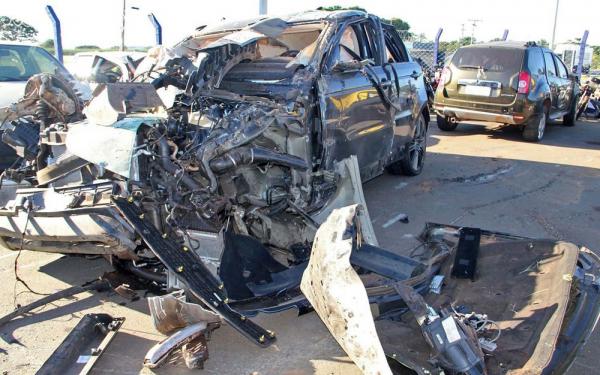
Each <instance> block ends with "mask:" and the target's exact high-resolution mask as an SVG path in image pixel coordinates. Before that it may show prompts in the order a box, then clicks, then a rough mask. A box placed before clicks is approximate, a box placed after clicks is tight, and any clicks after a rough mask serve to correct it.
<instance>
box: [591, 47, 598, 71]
mask: <svg viewBox="0 0 600 375" xmlns="http://www.w3.org/2000/svg"><path fill="white" fill-rule="evenodd" d="M592 48H593V50H594V54H593V55H592V69H594V70H596V69H600V46H592Z"/></svg>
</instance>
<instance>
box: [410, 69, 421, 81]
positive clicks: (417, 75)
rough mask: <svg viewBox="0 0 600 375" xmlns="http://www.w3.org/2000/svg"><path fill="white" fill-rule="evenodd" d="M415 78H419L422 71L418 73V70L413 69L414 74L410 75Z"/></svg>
mask: <svg viewBox="0 0 600 375" xmlns="http://www.w3.org/2000/svg"><path fill="white" fill-rule="evenodd" d="M410 76H411V77H412V78H413V79H417V78H419V77H420V76H421V73H418V72H417V71H416V70H413V72H412V74H411V75H410Z"/></svg>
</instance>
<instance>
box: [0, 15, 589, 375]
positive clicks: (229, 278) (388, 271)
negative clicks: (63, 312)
mask: <svg viewBox="0 0 600 375" xmlns="http://www.w3.org/2000/svg"><path fill="white" fill-rule="evenodd" d="M136 76H137V77H138V81H136V82H129V83H116V84H106V85H100V86H98V87H97V88H96V90H95V92H94V98H93V99H92V100H91V101H90V102H89V103H85V105H84V103H82V102H81V100H80V98H79V97H78V96H77V94H76V93H75V92H74V91H73V90H72V89H71V87H70V85H69V83H68V82H65V81H64V80H62V79H61V78H60V77H58V76H50V75H41V76H35V77H33V78H32V79H31V80H30V81H29V82H28V85H27V89H26V95H25V97H24V98H23V99H22V100H21V101H19V102H18V103H15V105H13V106H11V107H9V108H7V109H6V110H4V112H2V113H3V114H4V116H5V118H6V121H5V122H4V125H3V130H4V133H3V137H2V139H3V141H4V142H5V143H7V144H8V145H10V146H11V147H13V148H14V149H15V150H16V152H17V154H18V155H19V156H20V157H21V162H20V163H18V164H16V165H15V166H13V167H12V168H9V169H7V170H6V171H5V173H4V175H3V184H2V189H1V190H0V193H1V194H0V197H1V198H2V202H0V203H1V206H2V209H0V240H1V242H0V243H1V244H2V246H3V247H6V248H8V249H12V250H21V249H23V250H32V251H46V252H58V253H66V254H96V255H102V256H104V257H106V258H107V259H108V260H109V261H110V262H111V264H113V265H114V266H115V268H117V269H118V270H120V271H123V272H124V273H128V274H129V275H134V276H135V278H136V279H141V280H145V281H146V282H147V283H148V284H149V285H152V287H153V290H157V289H158V290H159V291H160V293H159V294H161V295H160V296H155V297H151V298H149V299H148V300H149V306H150V311H151V314H152V317H153V321H154V323H155V325H156V328H157V330H159V331H160V332H162V333H170V332H172V331H173V330H174V329H177V328H183V327H185V328H183V329H181V330H180V331H178V332H177V333H175V334H174V335H173V336H171V337H170V339H167V340H165V341H163V342H162V343H159V344H158V347H155V348H153V349H151V350H150V351H149V352H148V354H147V356H146V358H145V361H144V364H145V365H146V366H148V367H156V366H158V365H160V364H161V363H162V362H163V361H164V359H165V357H166V354H168V353H169V352H171V351H173V350H174V349H175V348H179V347H181V349H182V350H184V348H183V347H182V345H183V343H186V342H187V341H186V340H187V339H189V338H190V337H189V336H183V337H182V335H184V334H185V333H188V334H191V335H195V336H196V337H197V336H198V335H200V336H201V335H203V334H204V331H208V332H210V330H211V329H214V327H215V326H214V324H213V323H216V324H218V323H219V322H222V321H224V322H226V323H227V324H229V325H230V326H231V327H233V328H234V329H236V330H237V331H238V332H239V333H240V334H242V335H243V336H245V337H247V338H248V339H249V340H250V341H252V342H254V343H256V344H257V345H259V346H261V347H266V346H269V345H271V344H272V343H274V342H275V340H276V335H275V333H274V332H272V331H270V330H268V329H265V328H263V327H261V326H259V325H257V324H255V323H254V322H253V321H252V320H251V319H250V318H251V317H252V316H254V315H256V314H258V313H259V312H264V313H272V312H278V311H282V310H285V309H289V308H298V309H299V310H302V311H308V310H309V309H311V308H313V309H314V310H315V311H316V312H317V313H318V314H319V316H320V317H321V318H322V320H323V321H324V322H325V324H326V326H327V327H328V328H329V330H330V331H331V333H332V335H333V336H334V337H335V338H336V340H338V342H339V343H340V345H341V346H342V347H343V348H344V350H346V352H347V353H348V355H349V356H350V358H351V359H352V360H353V361H354V362H355V363H356V364H357V365H358V366H359V367H360V368H361V369H363V371H365V372H366V373H373V374H375V373H379V374H388V373H390V369H389V366H388V364H387V360H386V357H387V358H389V359H391V360H393V361H395V362H397V363H398V364H400V365H402V366H405V367H409V368H411V369H413V370H414V371H416V372H418V373H420V374H442V373H471V374H478V373H479V374H485V373H491V374H496V373H498V374H500V373H505V372H506V371H507V370H516V371H519V370H523V371H525V372H526V371H529V372H530V373H539V372H541V371H540V370H547V369H557V368H559V367H560V366H566V365H568V363H570V360H569V359H570V358H569V356H570V355H571V353H574V352H575V349H576V348H577V347H578V346H579V345H580V344H581V343H582V342H583V340H585V337H586V335H587V334H588V332H589V331H590V327H591V326H593V324H594V322H595V321H596V318H597V316H598V307H599V306H600V305H599V304H598V297H599V294H598V285H597V280H598V278H597V275H598V265H597V263H596V262H595V260H594V258H593V254H592V253H589V252H586V251H583V250H581V249H579V248H578V247H576V246H575V245H573V244H567V243H555V242H554V241H538V240H531V239H526V238H521V237H514V236H510V235H505V234H501V233H492V232H486V231H483V230H479V229H476V228H456V227H450V226H444V225H434V224H430V225H428V226H427V228H426V229H425V230H424V232H423V234H422V235H421V236H420V239H421V241H422V246H420V247H419V250H420V251H419V252H411V253H410V254H408V256H406V255H402V254H397V253H396V252H393V251H389V250H385V249H382V248H380V247H378V243H377V239H376V236H375V234H374V231H373V228H372V225H371V222H370V220H369V214H368V210H367V207H366V205H365V202H364V197H363V192H362V182H363V181H365V180H367V179H370V178H373V177H375V176H377V175H378V174H380V173H382V172H383V170H384V169H385V168H386V167H387V168H388V169H389V170H390V171H391V172H393V173H400V172H402V173H405V174H409V175H415V174H418V173H419V172H420V171H421V170H422V167H423V160H424V157H425V138H426V130H427V125H426V124H427V122H428V121H429V116H428V112H427V105H426V103H427V98H426V93H425V90H424V87H423V84H424V82H423V77H422V74H421V71H420V68H419V66H418V64H416V63H413V62H412V61H411V58H410V56H409V55H408V54H407V53H406V50H405V48H404V46H403V44H402V42H401V41H400V39H399V37H398V34H397V33H396V31H395V30H394V29H393V28H392V27H391V26H387V25H384V24H381V23H380V21H379V19H378V18H377V17H374V16H371V15H367V14H365V13H363V12H358V11H341V12H331V13H330V12H307V13H301V14H297V15H293V16H289V17H283V18H265V19H257V20H250V21H243V22H238V23H229V24H224V25H219V26H216V27H205V28H200V29H199V30H197V31H196V33H195V34H194V35H192V36H191V37H189V38H187V39H185V40H184V41H182V42H181V43H179V44H178V45H176V46H175V47H173V48H164V47H160V48H156V49H153V50H152V51H150V52H149V55H148V57H147V58H146V59H145V60H144V61H143V62H141V63H140V65H139V66H138V70H137V72H136ZM82 108H83V109H82ZM477 254H479V255H477ZM456 265H458V266H456ZM463 268H464V270H462V271H461V269H463ZM454 274H456V276H454ZM506 275H510V277H506ZM465 276H467V277H468V279H465ZM171 292H173V293H171ZM421 295H424V297H421ZM532 296H535V297H532ZM369 304H372V305H373V306H372V307H373V309H372V310H371V308H370V306H369ZM371 311H373V312H374V314H371ZM374 316H375V318H376V321H374V320H373V317H374ZM415 318H417V319H415ZM201 323H203V324H201ZM198 327H201V328H198ZM209 327H210V328H209ZM375 330H377V332H375ZM444 332H446V333H444ZM559 334H562V336H560V337H559ZM432 338H434V339H435V341H433V340H432ZM438 342H439V343H440V344H437V343H438ZM184 346H185V345H184ZM484 353H485V354H484ZM203 358H204V359H200V360H199V361H200V362H202V361H203V360H205V357H203ZM195 363H196V362H195ZM186 364H187V362H186ZM196 364H197V363H196ZM191 365H194V364H193V363H192V364H191Z"/></svg>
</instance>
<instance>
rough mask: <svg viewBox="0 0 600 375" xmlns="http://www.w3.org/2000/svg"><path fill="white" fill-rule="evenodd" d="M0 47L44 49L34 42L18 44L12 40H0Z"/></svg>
mask: <svg viewBox="0 0 600 375" xmlns="http://www.w3.org/2000/svg"><path fill="white" fill-rule="evenodd" d="M0 46H21V47H37V48H42V47H40V46H38V45H36V44H34V43H33V42H16V41H12V40H0Z"/></svg>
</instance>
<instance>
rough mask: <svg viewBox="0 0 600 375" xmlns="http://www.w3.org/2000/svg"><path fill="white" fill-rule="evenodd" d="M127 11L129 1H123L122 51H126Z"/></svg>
mask: <svg viewBox="0 0 600 375" xmlns="http://www.w3.org/2000/svg"><path fill="white" fill-rule="evenodd" d="M126 9H127V0H123V15H122V20H121V51H125V10H126Z"/></svg>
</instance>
